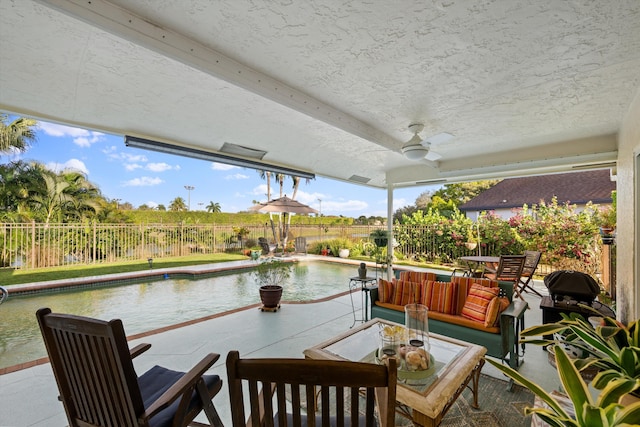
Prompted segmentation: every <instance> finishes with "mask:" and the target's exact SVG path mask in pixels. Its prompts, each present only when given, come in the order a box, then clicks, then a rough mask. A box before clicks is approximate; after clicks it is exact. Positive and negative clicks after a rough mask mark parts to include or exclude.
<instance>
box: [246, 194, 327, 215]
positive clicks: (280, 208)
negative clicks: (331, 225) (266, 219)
mask: <svg viewBox="0 0 640 427" xmlns="http://www.w3.org/2000/svg"><path fill="white" fill-rule="evenodd" d="M250 210H252V211H258V212H278V213H297V214H303V213H318V211H317V210H315V209H313V208H312V207H311V206H307V205H305V204H304V203H300V202H298V201H297V200H293V199H290V198H289V197H287V196H284V197H280V198H279V199H273V200H271V201H269V202H267V203H259V204H257V205H255V206H252V207H251V208H250Z"/></svg>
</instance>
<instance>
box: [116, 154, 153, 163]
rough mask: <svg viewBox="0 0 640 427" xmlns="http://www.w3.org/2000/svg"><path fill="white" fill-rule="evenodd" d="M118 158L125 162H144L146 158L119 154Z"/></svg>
mask: <svg viewBox="0 0 640 427" xmlns="http://www.w3.org/2000/svg"><path fill="white" fill-rule="evenodd" d="M119 158H120V159H122V160H125V161H127V162H146V161H147V156H145V155H144V154H129V153H120V154H119Z"/></svg>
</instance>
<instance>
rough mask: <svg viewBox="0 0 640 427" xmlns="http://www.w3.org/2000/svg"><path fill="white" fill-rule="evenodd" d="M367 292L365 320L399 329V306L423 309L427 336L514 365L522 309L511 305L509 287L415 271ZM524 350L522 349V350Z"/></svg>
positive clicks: (401, 314) (401, 320)
mask: <svg viewBox="0 0 640 427" xmlns="http://www.w3.org/2000/svg"><path fill="white" fill-rule="evenodd" d="M395 274H396V276H397V277H396V278H394V279H393V280H392V281H387V280H384V279H379V280H378V286H377V287H374V288H372V289H371V290H370V297H371V313H370V314H371V318H374V317H379V318H382V319H387V320H391V321H394V322H398V323H402V324H404V321H405V318H404V317H405V314H404V306H405V305H406V304H409V303H420V304H423V305H426V306H427V307H428V308H429V331H430V332H434V333H437V334H441V335H445V336H448V337H452V338H456V339H459V340H462V341H466V342H470V343H474V344H478V345H482V346H484V347H486V348H487V355H489V356H492V357H496V358H499V359H502V360H503V361H505V362H507V363H508V364H509V365H510V366H511V367H513V368H517V367H518V365H519V353H518V350H519V344H518V341H519V331H520V330H521V328H522V327H524V312H525V310H526V309H527V304H526V303H525V302H523V301H520V300H516V301H513V283H511V282H508V283H507V282H498V281H495V280H489V279H480V278H473V277H460V276H450V275H447V274H435V273H427V272H415V271H401V270H400V271H396V273H395ZM522 349H523V350H524V348H522Z"/></svg>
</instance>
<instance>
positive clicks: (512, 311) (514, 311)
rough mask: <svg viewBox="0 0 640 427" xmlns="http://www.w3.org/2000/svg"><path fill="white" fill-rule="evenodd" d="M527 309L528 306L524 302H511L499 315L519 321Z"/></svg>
mask: <svg viewBox="0 0 640 427" xmlns="http://www.w3.org/2000/svg"><path fill="white" fill-rule="evenodd" d="M527 308H529V304H528V303H527V302H526V301H512V302H511V304H509V306H508V307H507V308H506V309H505V310H504V311H503V312H502V313H500V315H501V316H509V317H513V318H515V319H520V318H521V317H522V316H524V312H525V311H526V310H527Z"/></svg>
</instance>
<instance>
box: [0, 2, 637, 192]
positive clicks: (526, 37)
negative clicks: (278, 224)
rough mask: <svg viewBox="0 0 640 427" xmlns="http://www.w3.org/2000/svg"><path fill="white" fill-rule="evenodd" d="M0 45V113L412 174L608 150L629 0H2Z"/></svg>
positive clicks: (625, 99)
mask: <svg viewBox="0 0 640 427" xmlns="http://www.w3.org/2000/svg"><path fill="white" fill-rule="evenodd" d="M0 49H1V51H2V52H3V54H2V56H3V59H2V60H1V61H0V109H4V110H6V111H11V112H15V113H19V114H27V115H33V116H36V117H39V118H43V119H48V120H55V121H59V122H63V123H68V124H72V125H79V126H86V127H90V128H94V129H99V130H104V131H108V132H115V133H119V134H133V135H138V136H142V137H146V138H150V139H157V140H161V141H166V142H171V143H175V144H178V145H185V146H190V147H196V148H200V149H204V150H210V151H216V150H218V149H219V148H220V147H221V146H222V144H223V143H224V142H232V143H236V144H240V145H243V146H247V147H252V148H257V149H262V150H265V151H267V152H268V154H267V156H266V157H265V159H264V160H265V161H267V162H271V163H275V164H279V165H286V166H289V167H294V168H297V169H302V170H306V171H311V172H314V173H316V174H318V175H322V176H326V177H331V178H336V179H341V180H349V178H350V177H351V176H352V175H358V176H362V177H367V178H370V179H371V181H369V184H370V185H374V186H380V187H382V186H385V185H387V184H396V185H410V184H413V183H415V182H422V181H429V180H440V179H448V180H451V181H456V180H462V179H471V178H478V177H486V176H507V175H524V174H530V173H544V172H554V171H561V170H571V169H572V168H575V167H585V165H592V164H604V163H607V162H610V161H614V160H615V158H616V147H617V142H616V133H617V131H618V129H619V126H620V123H621V121H622V117H623V115H624V114H625V113H626V111H627V108H628V106H629V104H630V102H631V100H632V98H633V96H634V95H635V94H636V93H637V91H638V87H639V86H640V71H639V70H640V2H638V1H637V0H622V1H616V2H611V1H610V0H592V1H587V0H585V1H557V0H550V1H536V2H531V1H528V0H523V1H519V0H486V1H479V2H469V1H455V0H447V1H424V0H416V1H409V0H402V1H397V0H396V1H393V2H385V1H373V2H372V1H345V0H340V1H298V2H293V1H278V2H274V1H255V0H254V1H250V0H227V1H213V2H212V1H209V0H189V1H187V0H182V1H177V0H171V1H169V0H165V1H158V0H114V1H112V2H104V1H102V0H92V1H90V2H88V1H82V0H74V1H67V0H42V1H31V0H15V1H12V0H0ZM414 122H419V123H424V125H425V129H424V130H423V132H422V133H421V135H422V136H423V137H427V136H430V135H434V134H437V133H440V132H448V133H451V134H453V135H454V136H455V138H453V139H451V140H450V141H448V142H445V143H441V144H438V145H437V146H434V147H432V149H433V150H434V151H436V152H438V153H439V154H441V155H442V157H441V159H440V160H439V161H438V162H437V163H429V162H413V161H409V160H407V159H405V158H404V157H403V156H402V155H401V154H400V153H399V150H400V147H401V146H402V144H403V143H404V142H405V141H407V140H409V139H410V138H411V136H412V135H411V133H410V132H409V131H408V129H407V126H408V125H409V124H410V123H414ZM587 167H589V166H587Z"/></svg>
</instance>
